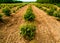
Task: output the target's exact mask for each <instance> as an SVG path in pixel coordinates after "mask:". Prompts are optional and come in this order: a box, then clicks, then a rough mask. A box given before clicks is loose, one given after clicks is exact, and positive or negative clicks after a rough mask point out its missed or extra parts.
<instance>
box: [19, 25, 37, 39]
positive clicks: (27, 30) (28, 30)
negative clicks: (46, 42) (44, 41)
mask: <svg viewBox="0 0 60 43" xmlns="http://www.w3.org/2000/svg"><path fill="white" fill-rule="evenodd" d="M35 31H36V27H35V26H34V25H33V24H24V25H22V26H21V27H20V34H21V35H22V36H23V37H24V38H25V39H27V40H32V39H33V38H34V36H35Z"/></svg>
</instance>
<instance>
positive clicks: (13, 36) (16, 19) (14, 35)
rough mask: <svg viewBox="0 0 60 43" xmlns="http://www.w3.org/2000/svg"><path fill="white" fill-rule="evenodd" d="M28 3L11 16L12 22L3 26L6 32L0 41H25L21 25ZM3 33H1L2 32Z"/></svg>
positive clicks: (22, 42)
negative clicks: (21, 32) (20, 28)
mask: <svg viewBox="0 0 60 43" xmlns="http://www.w3.org/2000/svg"><path fill="white" fill-rule="evenodd" d="M27 8H28V5H27V6H25V7H23V8H21V9H20V10H18V11H17V12H16V14H14V15H12V17H10V18H11V19H10V22H9V23H8V24H7V25H4V26H3V27H1V29H3V30H2V33H3V34H4V35H3V36H4V37H3V39H2V40H1V41H3V42H0V43H25V40H23V38H22V37H21V36H20V33H19V32H20V31H19V26H20V25H21V24H22V23H24V22H25V21H24V19H23V15H24V14H25V12H26V10H27ZM0 35H1V34H0Z"/></svg>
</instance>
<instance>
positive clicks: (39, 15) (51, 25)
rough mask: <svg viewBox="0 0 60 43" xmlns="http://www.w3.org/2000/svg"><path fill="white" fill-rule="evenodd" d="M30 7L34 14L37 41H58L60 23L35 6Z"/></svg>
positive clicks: (52, 42)
mask: <svg viewBox="0 0 60 43" xmlns="http://www.w3.org/2000/svg"><path fill="white" fill-rule="evenodd" d="M32 9H33V13H34V14H35V16H36V20H35V22H36V26H37V33H36V41H37V43H60V23H59V22H58V21H57V20H56V19H54V18H53V17H51V16H49V15H47V14H46V13H45V12H44V11H42V10H40V9H38V8H37V7H35V6H32Z"/></svg>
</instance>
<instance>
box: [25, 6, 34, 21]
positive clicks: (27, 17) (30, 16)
mask: <svg viewBox="0 0 60 43" xmlns="http://www.w3.org/2000/svg"><path fill="white" fill-rule="evenodd" d="M24 19H25V20H27V21H33V20H34V19H35V15H34V14H33V11H32V8H31V7H29V8H28V10H27V12H26V14H25V15H24Z"/></svg>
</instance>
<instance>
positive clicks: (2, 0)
mask: <svg viewBox="0 0 60 43" xmlns="http://www.w3.org/2000/svg"><path fill="white" fill-rule="evenodd" d="M0 3H22V1H16V0H0Z"/></svg>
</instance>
